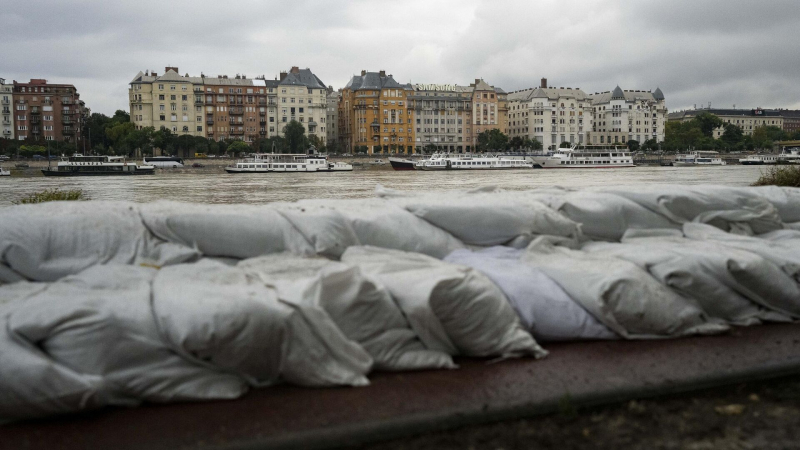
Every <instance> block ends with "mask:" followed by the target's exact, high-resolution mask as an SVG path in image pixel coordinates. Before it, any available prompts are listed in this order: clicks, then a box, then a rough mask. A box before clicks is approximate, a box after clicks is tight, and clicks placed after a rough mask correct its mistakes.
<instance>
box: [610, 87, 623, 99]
mask: <svg viewBox="0 0 800 450" xmlns="http://www.w3.org/2000/svg"><path fill="white" fill-rule="evenodd" d="M617 99H621V100H624V99H625V94H624V93H623V92H622V89H620V87H619V85H617V87H615V88H614V92H612V93H611V100H617Z"/></svg>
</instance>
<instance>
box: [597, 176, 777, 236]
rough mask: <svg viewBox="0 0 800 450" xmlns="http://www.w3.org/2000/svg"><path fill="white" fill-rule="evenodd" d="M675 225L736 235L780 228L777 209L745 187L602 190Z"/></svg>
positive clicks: (641, 187) (671, 186) (665, 187)
mask: <svg viewBox="0 0 800 450" xmlns="http://www.w3.org/2000/svg"><path fill="white" fill-rule="evenodd" d="M603 192H608V193H611V194H616V195H619V196H621V197H625V198H627V199H629V200H632V201H634V202H636V203H638V204H639V205H641V206H643V207H645V208H647V209H649V210H650V211H653V212H655V213H658V214H660V215H662V216H664V217H665V218H667V219H669V220H671V221H672V222H674V223H677V224H684V223H686V222H698V223H707V224H709V225H713V226H715V227H717V228H719V229H721V230H724V231H730V232H735V233H739V234H750V235H752V234H761V233H767V232H769V231H774V230H779V229H782V228H783V222H782V221H781V217H780V216H779V215H778V209H777V208H776V207H775V206H774V205H773V204H772V203H770V201H769V200H767V199H766V198H764V197H763V196H761V195H759V194H757V193H755V192H753V191H752V190H748V189H746V188H733V187H725V186H704V185H699V186H676V185H668V186H631V187H611V188H604V189H603Z"/></svg>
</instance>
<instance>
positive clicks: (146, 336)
mask: <svg viewBox="0 0 800 450" xmlns="http://www.w3.org/2000/svg"><path fill="white" fill-rule="evenodd" d="M156 272H157V271H156V270H155V269H151V268H144V267H135V266H125V265H99V266H93V267H90V268H89V269H86V270H85V271H83V272H81V273H80V274H77V275H70V276H67V277H64V278H63V279H61V280H59V281H57V282H54V283H52V284H50V286H48V287H47V289H45V290H43V291H41V292H38V293H36V294H34V295H32V296H30V297H29V298H28V299H26V300H25V303H24V305H21V307H16V308H13V309H11V310H10V311H9V312H8V315H7V330H8V332H9V333H10V334H11V335H12V336H13V337H14V338H15V339H16V340H17V341H18V342H23V343H25V344H26V345H30V346H35V347H37V348H38V349H39V350H40V352H41V355H42V356H43V357H46V358H47V359H48V360H50V361H53V362H54V363H56V364H57V365H58V366H59V367H65V368H66V369H68V370H70V371H72V372H73V373H76V374H80V376H81V377H83V378H84V379H85V378H86V377H89V378H90V379H92V380H97V381H96V382H95V385H96V388H95V389H96V390H97V391H98V393H99V394H98V395H99V396H100V397H99V398H102V402H98V403H102V404H109V405H135V404H138V403H140V402H142V401H153V402H169V401H180V400H210V399H231V398H236V397H238V396H240V395H241V394H242V393H244V392H245V391H246V390H247V385H246V384H245V383H244V380H243V379H242V378H241V377H238V376H235V375H230V374H225V373H221V372H219V371H216V370H211V369H208V368H205V367H203V366H200V365H197V364H194V363H192V362H190V361H188V360H186V359H184V358H182V357H180V356H178V355H177V354H175V353H174V352H172V351H171V350H170V349H169V348H168V347H167V346H166V345H165V344H164V342H163V341H162V339H161V336H160V334H159V332H158V329H157V328H156V324H155V321H154V320H153V312H152V309H151V307H150V301H151V282H152V280H153V277H154V276H155V274H156ZM4 365H5V364H4ZM48 369H49V370H52V367H50V368H38V367H28V368H22V369H21V370H24V372H23V373H21V375H25V376H30V377H31V379H36V380H40V381H42V382H43V383H45V384H46V383H47V382H48V380H49V377H50V376H51V375H50V374H49V373H48V372H36V371H37V370H48ZM59 375H60V374H56V375H53V380H52V381H53V382H54V383H56V382H59V378H58V376H59ZM31 395H32V398H33V399H36V398H37V397H41V395H40V394H38V393H36V392H35V391H34V393H33V394H31ZM57 399H58V397H53V398H52V399H50V400H51V401H57Z"/></svg>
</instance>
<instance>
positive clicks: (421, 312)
mask: <svg viewBox="0 0 800 450" xmlns="http://www.w3.org/2000/svg"><path fill="white" fill-rule="evenodd" d="M342 261H343V262H346V263H350V264H355V265H358V266H359V267H360V268H361V270H362V271H363V272H365V273H367V274H369V275H372V276H374V277H376V278H377V279H378V280H379V281H380V282H381V283H382V284H383V285H384V286H386V288H387V289H388V290H389V292H390V293H391V295H392V297H393V298H394V299H395V301H396V302H397V304H398V305H399V306H400V309H402V310H403V312H404V313H405V315H406V317H407V318H408V321H409V323H410V325H411V327H412V328H413V329H414V331H415V332H416V334H417V336H419V338H420V340H422V342H423V343H424V344H425V345H426V346H427V347H428V348H430V349H434V350H439V351H443V352H446V353H448V354H451V355H455V354H462V355H467V356H504V357H513V356H522V355H532V356H535V357H542V356H545V355H546V354H547V353H546V352H545V351H544V350H543V349H542V348H541V347H539V345H538V344H537V343H536V341H535V340H534V339H533V337H532V336H531V335H530V334H529V333H528V332H527V331H525V330H524V329H523V328H522V326H521V324H520V322H519V319H518V317H517V315H516V313H515V312H514V309H513V308H512V307H511V306H510V305H509V303H508V300H507V299H506V298H505V296H504V295H503V292H502V291H501V290H500V289H499V288H498V287H497V286H496V285H495V284H494V283H492V282H491V280H489V279H488V278H486V276H485V275H483V274H481V273H479V272H476V271H475V270H473V269H470V268H468V267H465V266H459V265H455V264H448V263H445V262H442V261H439V260H437V259H434V258H431V257H429V256H425V255H421V254H418V253H407V252H401V251H398V250H387V249H381V248H377V247H350V248H348V249H347V251H346V252H345V253H344V255H342Z"/></svg>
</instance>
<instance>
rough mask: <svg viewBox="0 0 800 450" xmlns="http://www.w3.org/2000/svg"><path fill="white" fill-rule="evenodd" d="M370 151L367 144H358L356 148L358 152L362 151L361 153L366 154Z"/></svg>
mask: <svg viewBox="0 0 800 450" xmlns="http://www.w3.org/2000/svg"><path fill="white" fill-rule="evenodd" d="M368 151H369V147H367V146H366V145H358V146H356V149H355V152H356V153H361V154H364V155H366V154H367V152H368Z"/></svg>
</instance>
